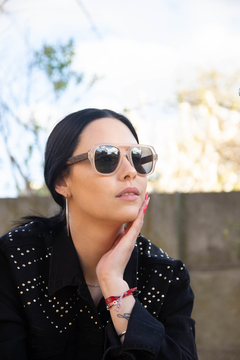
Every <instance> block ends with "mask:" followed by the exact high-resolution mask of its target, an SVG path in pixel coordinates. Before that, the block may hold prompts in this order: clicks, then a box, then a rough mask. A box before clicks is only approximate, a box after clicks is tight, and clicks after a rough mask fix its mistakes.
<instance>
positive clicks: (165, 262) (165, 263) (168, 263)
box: [136, 236, 190, 283]
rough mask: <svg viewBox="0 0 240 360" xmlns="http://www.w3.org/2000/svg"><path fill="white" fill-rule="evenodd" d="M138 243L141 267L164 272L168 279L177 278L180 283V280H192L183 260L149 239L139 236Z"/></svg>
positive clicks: (176, 280)
mask: <svg viewBox="0 0 240 360" xmlns="http://www.w3.org/2000/svg"><path fill="white" fill-rule="evenodd" d="M136 245H137V248H138V262H139V266H140V267H141V268H144V269H148V271H153V272H155V273H158V272H159V273H160V274H163V273H164V274H166V279H168V280H169V281H170V282H173V281H174V280H175V281H174V282H177V283H178V282H179V281H180V282H182V281H185V280H190V277H189V272H188V270H187V268H186V267H185V264H184V263H183V262H182V261H181V260H178V259H173V258H172V257H170V256H169V255H168V254H167V253H166V252H164V251H163V250H162V249H161V248H159V247H157V246H156V245H155V244H153V243H152V242H151V241H150V240H149V239H146V238H145V237H144V236H139V237H138V239H137V242H136ZM149 269H151V270H149Z"/></svg>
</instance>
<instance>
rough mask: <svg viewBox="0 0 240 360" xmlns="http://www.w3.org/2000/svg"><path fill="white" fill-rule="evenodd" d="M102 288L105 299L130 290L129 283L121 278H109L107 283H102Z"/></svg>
mask: <svg viewBox="0 0 240 360" xmlns="http://www.w3.org/2000/svg"><path fill="white" fill-rule="evenodd" d="M99 283H100V287H101V290H102V294H103V296H104V298H105V299H106V298H108V297H109V296H115V295H120V294H122V293H124V292H125V291H127V290H129V286H128V283H127V282H126V281H125V280H123V279H120V278H108V279H106V280H105V281H100V280H99Z"/></svg>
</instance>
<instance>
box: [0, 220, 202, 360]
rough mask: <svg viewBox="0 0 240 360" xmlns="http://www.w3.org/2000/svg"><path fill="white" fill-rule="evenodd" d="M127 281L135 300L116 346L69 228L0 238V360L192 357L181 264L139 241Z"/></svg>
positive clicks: (26, 229) (22, 230)
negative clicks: (67, 232)
mask: <svg viewBox="0 0 240 360" xmlns="http://www.w3.org/2000/svg"><path fill="white" fill-rule="evenodd" d="M124 278H125V280H126V281H127V282H128V284H129V287H130V288H132V287H135V286H136V287H137V288H138V290H139V291H140V294H139V295H138V299H137V300H136V304H135V306H134V308H133V311H132V314H131V317H130V319H129V322H128V328H127V333H126V335H125V340H124V342H123V344H122V345H121V344H120V341H119V339H118V336H117V334H116V332H115V329H114V327H113V324H112V322H111V319H110V314H109V311H107V310H106V306H105V301H104V299H103V298H102V300H101V301H100V303H99V305H98V307H97V308H96V306H95V305H94V303H93V300H92V298H91V295H90V293H89V291H88V287H87V285H86V283H85V279H84V277H83V273H82V270H81V267H80V264H79V260H78V257H77V253H76V250H75V247H74V245H73V242H72V240H71V238H69V237H68V236H67V234H66V230H65V229H62V230H58V231H54V230H48V231H47V230H44V227H43V226H42V225H41V223H38V222H32V223H30V224H26V225H25V226H20V227H18V228H16V229H13V230H12V231H10V232H9V233H7V234H6V235H4V236H3V237H2V238H1V239H0V358H1V360H7V359H8V360H26V359H46V360H63V359H64V360H77V359H81V360H95V359H96V360H97V359H99V360H100V359H104V360H110V359H137V360H148V359H159V360H160V359H161V360H165V359H169V360H190V359H191V360H193V359H197V354H196V347H195V340H194V324H195V323H194V320H192V319H191V318H190V315H191V311H192V306H193V298H194V296H193V292H192V290H191V288H190V285H189V283H190V278H189V274H188V271H187V269H186V268H185V266H184V265H183V263H182V262H181V261H179V260H173V259H172V258H170V257H169V256H168V255H167V254H166V253H164V252H163V251H162V250H161V249H159V248H157V247H156V246H155V245H153V244H152V243H151V242H150V241H149V240H147V239H145V238H144V237H142V236H139V237H138V239H137V241H136V245H135V248H134V250H133V253H132V255H131V259H130V261H129V263H128V265H127V267H126V270H125V274H124ZM113 295H116V294H113Z"/></svg>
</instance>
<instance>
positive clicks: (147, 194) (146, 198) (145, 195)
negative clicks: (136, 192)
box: [145, 192, 148, 200]
mask: <svg viewBox="0 0 240 360" xmlns="http://www.w3.org/2000/svg"><path fill="white" fill-rule="evenodd" d="M147 197H148V192H147V193H146V195H145V200H147Z"/></svg>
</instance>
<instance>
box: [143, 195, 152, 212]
mask: <svg viewBox="0 0 240 360" xmlns="http://www.w3.org/2000/svg"><path fill="white" fill-rule="evenodd" d="M149 201H150V197H149V198H148V199H147V204H146V205H145V207H144V209H143V213H145V211H146V210H147V207H148V204H149Z"/></svg>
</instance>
